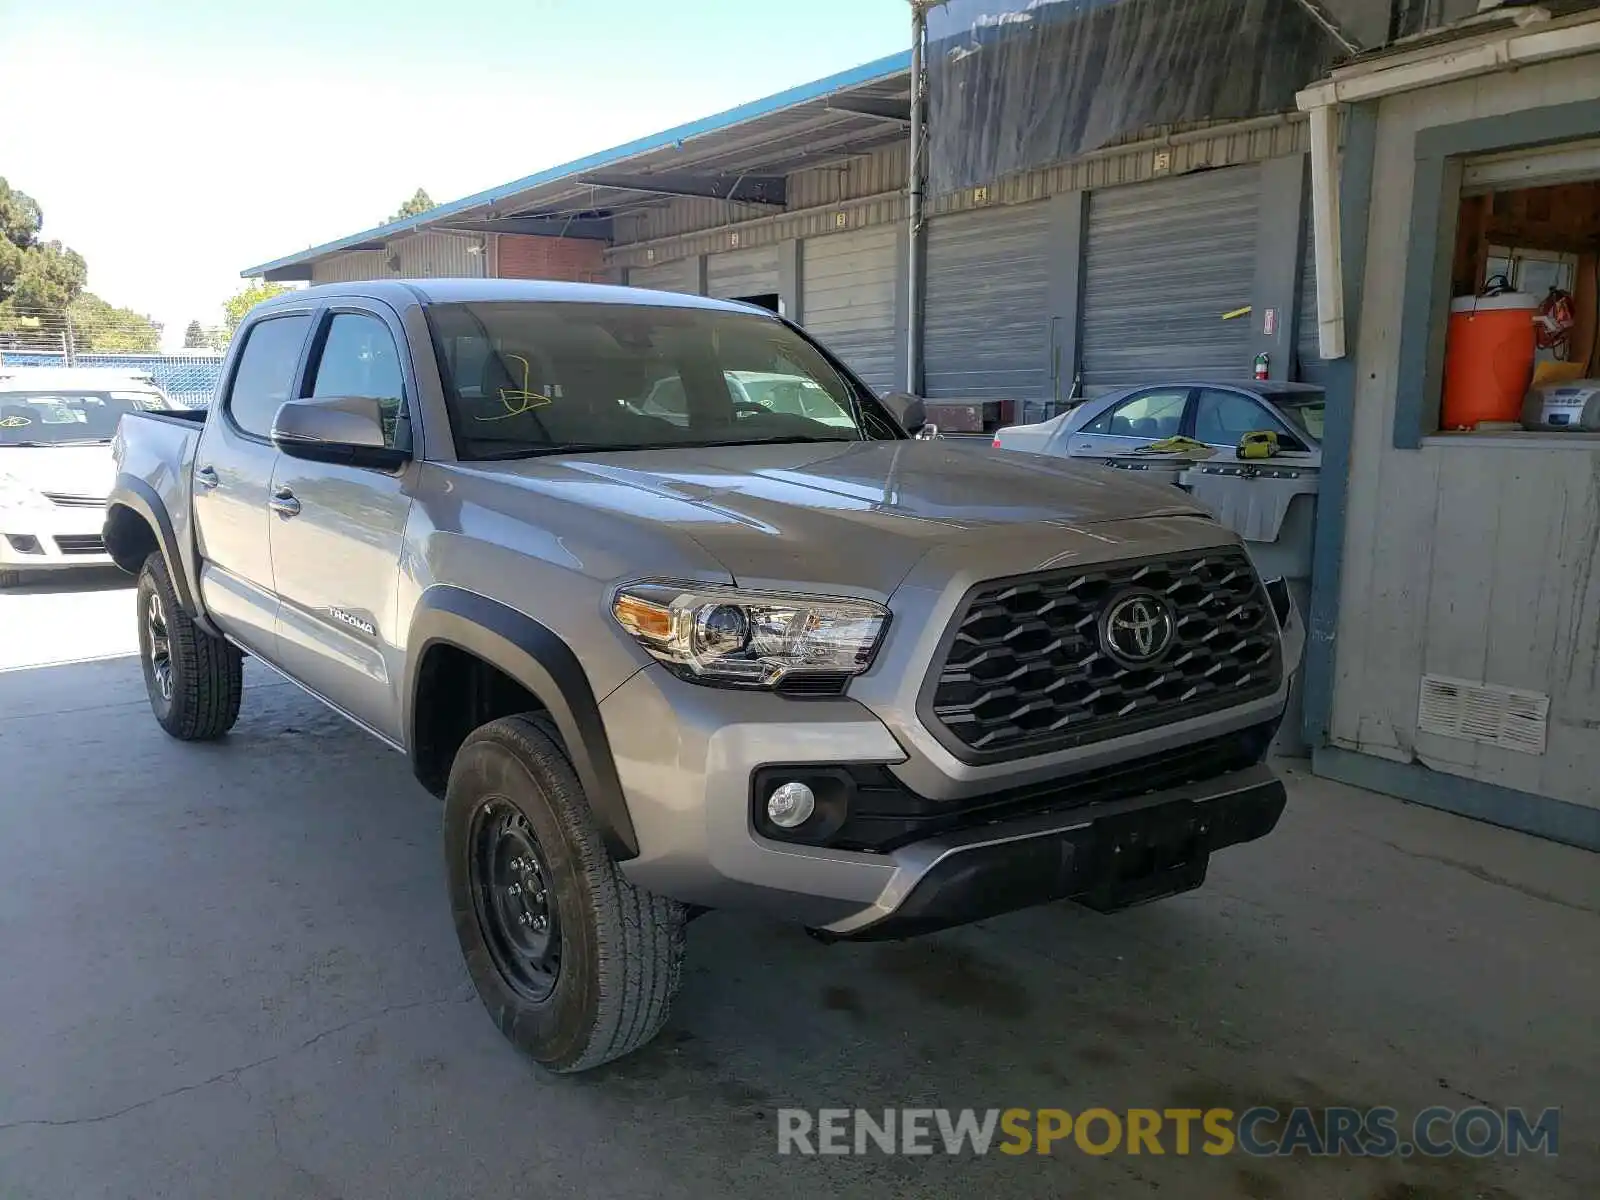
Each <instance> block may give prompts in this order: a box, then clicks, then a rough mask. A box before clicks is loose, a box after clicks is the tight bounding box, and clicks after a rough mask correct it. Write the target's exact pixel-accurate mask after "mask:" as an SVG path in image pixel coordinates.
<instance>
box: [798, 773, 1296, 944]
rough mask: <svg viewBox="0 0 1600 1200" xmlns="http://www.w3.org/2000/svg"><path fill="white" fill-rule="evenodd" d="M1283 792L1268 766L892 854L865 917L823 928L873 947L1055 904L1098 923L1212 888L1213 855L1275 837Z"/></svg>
mask: <svg viewBox="0 0 1600 1200" xmlns="http://www.w3.org/2000/svg"><path fill="white" fill-rule="evenodd" d="M1285 800H1286V796H1285V793H1284V788H1283V784H1282V783H1281V782H1280V781H1279V780H1278V779H1277V778H1276V777H1274V775H1273V774H1272V771H1271V770H1270V769H1269V768H1267V767H1266V766H1264V765H1262V766H1256V767H1251V768H1249V769H1247V770H1243V771H1238V772H1235V773H1233V774H1230V775H1225V776H1222V777H1220V778H1218V779H1213V780H1208V781H1206V782H1205V783H1203V784H1195V785H1188V786H1185V787H1179V788H1173V789H1171V790H1168V791H1163V792H1155V793H1152V794H1150V795H1145V796H1137V797H1132V798H1128V799H1123V800H1117V801H1110V802H1107V803H1104V804H1092V805H1088V806H1085V807H1084V808H1082V809H1078V810H1075V811H1073V812H1071V813H1070V814H1056V815H1047V816H1038V817H1029V818H1023V819H1020V820H1016V821H1010V822H1005V823H1003V824H997V825H991V826H986V827H984V828H981V829H973V830H968V831H966V832H965V833H961V834H956V835H951V836H945V837H935V838H929V839H927V840H926V841H921V842H917V843H915V844H914V845H911V846H907V847H905V848H904V849H903V850H898V851H895V852H894V853H893V854H892V855H891V856H890V857H892V858H893V859H894V862H895V874H894V876H893V877H892V878H891V879H890V881H889V884H888V886H886V887H885V888H884V890H883V892H882V894H880V895H879V897H878V899H877V900H876V901H875V902H874V903H873V904H872V905H871V906H870V907H868V908H865V909H863V910H861V911H860V912H858V913H854V914H852V915H851V916H849V917H846V918H845V919H843V920H841V921H835V922H834V923H833V924H831V925H828V926H827V927H825V930H824V932H826V933H829V934H833V935H835V936H838V937H841V938H852V939H856V940H862V941H870V940H877V939H884V938H898V937H908V936H911V935H913V934H921V933H930V932H932V931H934V930H936V929H946V928H949V927H950V926H952V925H962V924H966V923H967V922H969V921H979V920H982V919H984V918H985V917H993V916H998V915H1000V914H1001V913H1006V912H1012V911H1014V910H1016V909H1019V908H1027V907H1030V906H1032V905H1035V904H1043V903H1047V902H1049V901H1052V900H1069V899H1070V900H1078V901H1080V902H1082V903H1084V904H1087V905H1088V906H1089V907H1091V908H1095V909H1099V910H1100V911H1102V912H1112V911H1115V910H1116V909H1120V908H1127V907H1129V906H1130V905H1134V904H1142V903H1145V902H1146V901H1150V900H1158V899H1161V898H1162V897H1164V896H1173V895H1177V894H1178V893H1180V892H1186V891H1189V890H1190V889H1192V888H1197V887H1199V886H1200V885H1201V884H1202V883H1203V882H1205V877H1206V866H1207V863H1208V862H1209V860H1210V856H1211V853H1212V851H1214V850H1220V849H1222V848H1223V847H1225V846H1233V845H1237V844H1238V843H1240V842H1248V841H1253V840H1255V839H1256V838H1259V837H1264V836H1266V835H1267V834H1268V833H1270V832H1272V829H1273V827H1274V826H1276V825H1277V823H1278V818H1279V817H1280V816H1281V815H1282V813H1283V808H1284V803H1285Z"/></svg>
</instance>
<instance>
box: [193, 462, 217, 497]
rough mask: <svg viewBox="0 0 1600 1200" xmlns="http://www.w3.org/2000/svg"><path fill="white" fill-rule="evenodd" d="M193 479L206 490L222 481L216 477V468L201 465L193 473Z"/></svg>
mask: <svg viewBox="0 0 1600 1200" xmlns="http://www.w3.org/2000/svg"><path fill="white" fill-rule="evenodd" d="M194 481H195V482H196V483H198V484H199V485H200V486H201V487H203V488H205V489H207V490H208V491H209V490H210V489H211V488H214V487H216V486H217V484H219V483H221V482H222V480H220V479H218V478H217V469H216V468H215V467H201V468H200V469H199V470H197V471H196V472H195V473H194Z"/></svg>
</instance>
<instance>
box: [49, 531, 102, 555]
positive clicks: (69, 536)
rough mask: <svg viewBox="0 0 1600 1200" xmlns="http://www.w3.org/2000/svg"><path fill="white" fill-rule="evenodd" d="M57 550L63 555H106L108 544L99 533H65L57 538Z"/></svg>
mask: <svg viewBox="0 0 1600 1200" xmlns="http://www.w3.org/2000/svg"><path fill="white" fill-rule="evenodd" d="M55 541H56V549H57V550H59V551H61V553H63V554H104V553H105V552H106V543H105V540H104V539H103V538H101V536H100V535H99V534H98V533H64V534H60V535H58V536H57V537H56V540H55Z"/></svg>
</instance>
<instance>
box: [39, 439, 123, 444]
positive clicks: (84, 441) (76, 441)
mask: <svg viewBox="0 0 1600 1200" xmlns="http://www.w3.org/2000/svg"><path fill="white" fill-rule="evenodd" d="M42 444H43V445H47V446H109V445H111V439H110V438H67V439H66V440H65V441H60V442H45V443H42Z"/></svg>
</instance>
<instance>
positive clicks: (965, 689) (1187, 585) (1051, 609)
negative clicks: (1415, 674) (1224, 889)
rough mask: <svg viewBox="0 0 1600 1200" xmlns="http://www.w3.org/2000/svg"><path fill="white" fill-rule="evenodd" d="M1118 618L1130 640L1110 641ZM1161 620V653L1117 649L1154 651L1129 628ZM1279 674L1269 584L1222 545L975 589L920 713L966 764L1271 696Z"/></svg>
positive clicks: (1110, 734) (1077, 742) (1241, 556)
mask: <svg viewBox="0 0 1600 1200" xmlns="http://www.w3.org/2000/svg"><path fill="white" fill-rule="evenodd" d="M1128 600H1136V601H1141V602H1142V603H1141V604H1138V605H1135V606H1133V607H1132V608H1128V607H1125V606H1124V601H1128ZM1163 611H1164V612H1165V617H1163V616H1162V615H1161V614H1162V612H1163ZM1113 613H1115V614H1116V616H1117V619H1118V622H1119V625H1120V627H1121V629H1122V633H1120V634H1119V635H1117V637H1116V638H1114V639H1113V640H1112V641H1110V642H1108V634H1107V629H1108V622H1109V620H1110V618H1111V617H1112V615H1113ZM1152 622H1153V623H1154V625H1155V626H1156V628H1155V631H1154V633H1153V634H1151V635H1150V636H1151V638H1152V639H1153V640H1154V642H1156V643H1159V642H1161V641H1163V640H1166V639H1168V638H1170V641H1169V643H1168V644H1167V645H1166V646H1165V648H1163V649H1159V650H1158V652H1156V653H1153V654H1151V655H1150V656H1149V657H1148V658H1147V659H1146V658H1143V657H1142V655H1139V654H1135V655H1133V656H1132V657H1130V656H1129V655H1127V654H1120V653H1119V652H1118V645H1119V644H1122V645H1123V648H1124V649H1132V650H1134V651H1140V650H1141V649H1144V650H1148V649H1150V648H1151V643H1150V640H1149V639H1147V640H1145V641H1143V642H1139V641H1138V640H1137V639H1136V638H1134V637H1133V636H1132V634H1133V633H1136V632H1137V631H1136V630H1133V629H1132V626H1133V625H1137V624H1145V625H1146V626H1147V628H1148V627H1149V625H1150V624H1151V623H1152ZM1128 643H1133V644H1131V645H1129V644H1128ZM1282 671H1283V666H1282V659H1281V656H1280V654H1279V647H1278V634H1277V622H1276V620H1275V618H1274V617H1273V615H1272V607H1271V602H1270V601H1269V599H1268V597H1267V593H1266V589H1265V588H1263V587H1262V586H1261V582H1260V580H1259V579H1258V578H1257V576H1256V573H1255V570H1254V568H1253V567H1252V566H1251V565H1250V560H1249V558H1248V557H1247V556H1246V554H1245V552H1244V551H1243V549H1241V548H1238V547H1221V548H1217V549H1213V550H1205V551H1193V552H1189V553H1185V554H1181V555H1170V556H1163V557H1160V558H1150V559H1139V560H1135V561H1131V562H1120V563H1105V564H1097V565H1095V566H1093V567H1089V568H1081V567H1080V568H1071V569H1067V570H1062V571H1051V572H1046V573H1043V574H1038V575H1027V576H1021V577H1018V578H1014V579H1005V580H995V581H992V582H988V583H984V584H981V585H979V587H977V588H976V589H974V590H973V592H972V593H971V594H970V595H969V596H968V597H967V599H966V601H965V603H964V604H963V605H962V607H961V609H960V611H959V613H958V615H957V618H956V622H955V627H954V629H953V630H952V633H951V635H950V636H949V637H948V638H947V639H946V649H945V651H944V656H943V658H942V660H940V661H938V662H937V663H936V664H935V667H934V671H933V673H932V674H931V675H930V677H929V683H928V685H927V687H926V688H925V689H924V692H923V702H922V715H923V720H924V722H925V723H926V724H928V725H929V727H930V728H931V729H932V730H933V731H934V732H935V733H936V734H938V735H940V737H941V740H942V741H944V742H945V744H946V746H947V747H948V748H949V749H950V750H951V752H952V753H954V754H956V755H957V757H959V758H962V759H963V760H965V761H967V762H993V761H997V760H1004V759H1012V758H1020V757H1023V756H1026V755H1032V754H1042V753H1047V752H1050V751H1054V750H1062V749H1067V748H1071V747H1074V746H1080V745H1084V744H1085V743H1088V742H1097V741H1101V740H1103V739H1105V738H1110V737H1116V736H1119V735H1122V734H1127V733H1133V732H1137V731H1138V730H1141V729H1147V728H1150V727H1152V726H1155V725H1165V724H1170V723H1171V722H1174V721H1181V720H1184V719H1186V718H1189V717H1195V716H1200V715H1202V714H1204V713H1207V712H1212V711H1215V710H1217V709H1221V708H1226V707H1230V706H1232V705H1236V704H1241V703H1245V702H1247V701H1250V700H1253V699H1258V698H1260V697H1263V696H1269V695H1271V694H1272V693H1273V692H1275V691H1277V689H1278V686H1279V684H1280V682H1281V680H1282Z"/></svg>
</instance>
